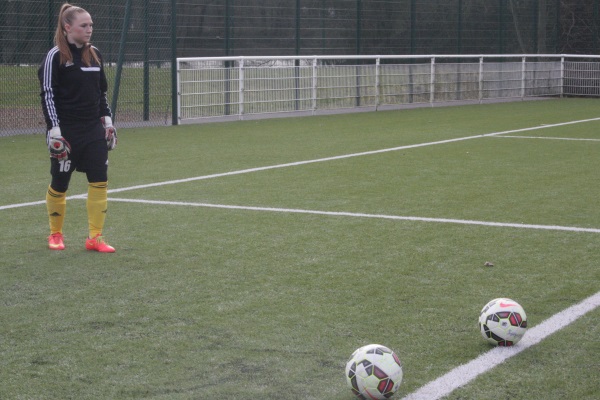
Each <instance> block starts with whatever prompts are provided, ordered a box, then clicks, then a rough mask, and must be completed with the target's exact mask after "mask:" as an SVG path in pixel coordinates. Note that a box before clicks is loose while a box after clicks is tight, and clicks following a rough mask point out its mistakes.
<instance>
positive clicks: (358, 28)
mask: <svg viewBox="0 0 600 400" xmlns="http://www.w3.org/2000/svg"><path fill="white" fill-rule="evenodd" d="M361 26H362V3H361V0H356V54H357V55H360V52H361V48H360V38H361V35H362V32H361Z"/></svg>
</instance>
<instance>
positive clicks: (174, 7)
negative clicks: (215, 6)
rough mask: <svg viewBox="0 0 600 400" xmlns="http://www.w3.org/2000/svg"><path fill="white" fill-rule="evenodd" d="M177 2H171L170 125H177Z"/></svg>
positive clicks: (175, 0) (172, 0)
mask: <svg viewBox="0 0 600 400" xmlns="http://www.w3.org/2000/svg"><path fill="white" fill-rule="evenodd" d="M178 68H179V66H178V65H177V0H171V123H172V124H173V125H179V118H178V117H177V114H178V111H179V107H178V103H177V101H178V99H179V93H178V86H177V74H178V71H177V70H178Z"/></svg>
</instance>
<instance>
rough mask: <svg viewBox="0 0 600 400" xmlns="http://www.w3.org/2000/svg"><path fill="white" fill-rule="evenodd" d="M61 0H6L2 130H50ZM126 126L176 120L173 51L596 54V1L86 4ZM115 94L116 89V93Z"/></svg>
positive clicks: (0, 69) (145, 0)
mask: <svg viewBox="0 0 600 400" xmlns="http://www.w3.org/2000/svg"><path fill="white" fill-rule="evenodd" d="M62 3H63V2H62V1H54V0H37V1H34V0H21V1H12V0H0V135H10V134H14V133H41V132H43V131H44V129H45V124H44V121H43V116H42V113H41V106H40V99H39V83H38V80H37V68H38V66H39V64H40V63H41V61H42V59H43V57H44V55H45V54H46V52H47V51H48V50H49V49H50V48H51V47H52V46H53V35H54V30H55V27H56V20H57V12H58V10H59V8H60V6H61V5H62ZM73 4H75V5H78V6H81V7H83V8H85V9H86V10H87V11H89V12H90V14H91V15H92V18H93V20H94V34H93V37H92V42H93V44H94V45H96V46H97V47H98V48H99V49H100V50H101V51H102V54H103V56H104V58H105V61H106V68H107V76H108V79H109V84H110V89H109V100H110V99H113V103H115V104H113V107H114V108H115V111H116V118H115V119H116V120H117V123H118V124H119V126H121V127H123V126H142V125H168V124H171V123H172V121H173V97H172V94H173V93H172V86H173V79H172V78H173V75H172V71H171V61H172V59H173V57H175V56H177V57H202V56H256V55H273V56H275V55H353V54H362V55H377V54H380V55H391V54H521V53H537V54H540V53H541V54H544V53H569V54H598V53H599V52H600V42H599V40H598V37H599V32H598V31H599V26H600V18H599V15H598V14H599V12H598V10H599V4H600V0H589V1H585V2H582V1H579V0H199V1H192V0H188V1H184V0H120V1H116V0H102V1H99V0H81V1H73ZM117 94H118V96H117Z"/></svg>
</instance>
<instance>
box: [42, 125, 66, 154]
mask: <svg viewBox="0 0 600 400" xmlns="http://www.w3.org/2000/svg"><path fill="white" fill-rule="evenodd" d="M46 144H47V145H48V150H50V157H52V158H56V159H57V160H59V161H62V160H68V159H69V153H71V145H70V144H69V142H67V140H66V139H65V138H64V137H62V135H61V133H60V127H58V126H55V127H53V128H52V129H50V130H49V131H48V133H47V134H46Z"/></svg>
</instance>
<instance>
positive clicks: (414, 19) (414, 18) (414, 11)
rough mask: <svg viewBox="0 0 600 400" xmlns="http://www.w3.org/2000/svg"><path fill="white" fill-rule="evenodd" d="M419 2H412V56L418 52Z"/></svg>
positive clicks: (412, 0)
mask: <svg viewBox="0 0 600 400" xmlns="http://www.w3.org/2000/svg"><path fill="white" fill-rule="evenodd" d="M416 25H417V0H411V1H410V54H412V55H414V54H415V52H416V43H417V39H416V32H415V31H416Z"/></svg>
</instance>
